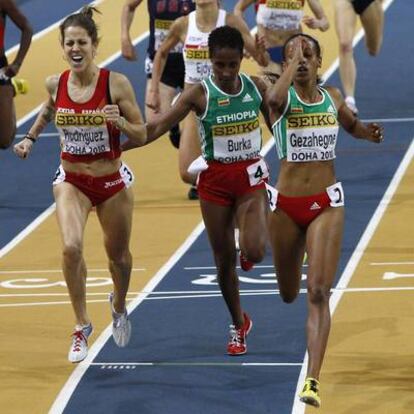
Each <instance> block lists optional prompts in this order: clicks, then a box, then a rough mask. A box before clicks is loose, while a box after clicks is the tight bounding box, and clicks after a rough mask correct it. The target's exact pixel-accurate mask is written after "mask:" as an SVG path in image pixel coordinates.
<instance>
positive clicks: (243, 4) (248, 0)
mask: <svg viewBox="0 0 414 414" xmlns="http://www.w3.org/2000/svg"><path fill="white" fill-rule="evenodd" d="M253 3H255V0H239V1H238V2H237V3H236V5H235V6H234V10H233V13H234V15H235V16H238V17H243V13H244V11H245V10H246V9H247V8H248V7H249V6H250V5H251V4H253Z"/></svg>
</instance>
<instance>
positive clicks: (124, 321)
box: [109, 293, 132, 348]
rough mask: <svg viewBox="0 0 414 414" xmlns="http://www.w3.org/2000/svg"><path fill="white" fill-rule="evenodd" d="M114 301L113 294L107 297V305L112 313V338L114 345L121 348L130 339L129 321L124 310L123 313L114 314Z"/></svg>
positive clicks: (130, 328)
mask: <svg viewBox="0 0 414 414" xmlns="http://www.w3.org/2000/svg"><path fill="white" fill-rule="evenodd" d="M113 300H114V294H113V293H111V294H110V295H109V303H110V305H111V313H112V337H113V338H114V341H115V343H116V344H117V345H118V346H119V347H120V348H123V347H125V346H127V345H128V343H129V340H130V339H131V331H132V327H131V321H130V320H129V318H128V312H127V310H126V309H125V312H124V313H118V312H115V310H114V307H113V305H112V302H113Z"/></svg>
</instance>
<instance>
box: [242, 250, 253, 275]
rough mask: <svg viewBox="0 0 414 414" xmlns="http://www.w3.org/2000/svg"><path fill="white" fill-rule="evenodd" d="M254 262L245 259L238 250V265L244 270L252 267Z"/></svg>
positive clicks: (246, 270)
mask: <svg viewBox="0 0 414 414" xmlns="http://www.w3.org/2000/svg"><path fill="white" fill-rule="evenodd" d="M253 266H254V263H253V262H251V261H250V260H247V259H246V258H245V257H244V256H243V253H242V252H240V267H241V268H242V269H243V270H244V271H245V272H248V271H249V270H251V269H253Z"/></svg>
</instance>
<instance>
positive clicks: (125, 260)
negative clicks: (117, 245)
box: [108, 250, 132, 268]
mask: <svg viewBox="0 0 414 414" xmlns="http://www.w3.org/2000/svg"><path fill="white" fill-rule="evenodd" d="M108 260H109V265H110V266H116V267H122V268H127V267H129V266H131V265H132V255H131V252H130V251H129V250H121V251H112V252H109V253H108Z"/></svg>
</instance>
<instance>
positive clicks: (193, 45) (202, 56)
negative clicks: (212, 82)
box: [183, 9, 226, 83]
mask: <svg viewBox="0 0 414 414" xmlns="http://www.w3.org/2000/svg"><path fill="white" fill-rule="evenodd" d="M225 24H226V11H225V10H222V9H220V10H219V12H218V16H217V21H216V28H217V27H221V26H224V25H225ZM209 35H210V32H202V31H201V30H199V28H198V27H197V22H196V12H195V11H193V12H191V13H190V14H189V15H188V30H187V35H186V38H185V42H184V47H183V57H184V65H185V79H184V81H185V83H200V82H201V81H202V80H203V79H206V78H208V77H209V76H210V72H211V61H210V57H209V52H208V37H209Z"/></svg>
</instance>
